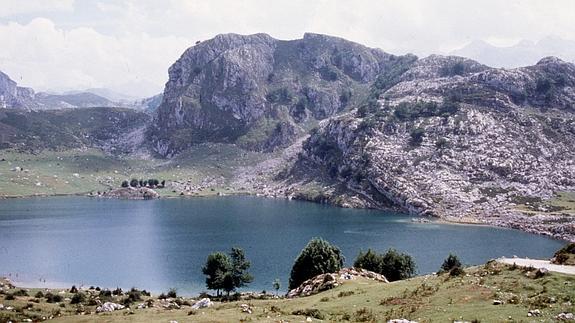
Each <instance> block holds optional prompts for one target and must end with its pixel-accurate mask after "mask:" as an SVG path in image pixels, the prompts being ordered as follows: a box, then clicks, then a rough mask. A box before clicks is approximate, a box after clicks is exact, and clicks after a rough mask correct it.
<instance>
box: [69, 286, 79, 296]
mask: <svg viewBox="0 0 575 323" xmlns="http://www.w3.org/2000/svg"><path fill="white" fill-rule="evenodd" d="M69 292H70V293H72V294H74V293H77V292H78V288H76V285H72V288H70V291H69Z"/></svg>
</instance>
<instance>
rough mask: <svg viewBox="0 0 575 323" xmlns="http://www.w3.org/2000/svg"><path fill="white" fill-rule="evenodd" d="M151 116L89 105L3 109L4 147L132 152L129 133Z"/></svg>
mask: <svg viewBox="0 0 575 323" xmlns="http://www.w3.org/2000/svg"><path fill="white" fill-rule="evenodd" d="M149 119H150V118H149V116H148V115H147V114H145V113H142V112H137V111H134V110H131V109H121V108H86V109H81V110H77V109H73V110H54V111H30V112H25V111H19V110H16V109H0V138H1V147H2V148H3V149H7V148H11V149H16V150H19V151H25V152H39V151H42V150H44V149H49V150H66V149H73V148H87V147H96V148H102V149H104V150H106V151H108V152H114V153H119V152H128V151H130V150H131V149H132V146H133V145H132V144H129V145H122V142H123V141H124V139H126V137H125V136H126V135H128V134H129V133H132V132H133V131H136V130H137V129H139V128H143V127H145V126H146V124H147V123H148V121H149Z"/></svg>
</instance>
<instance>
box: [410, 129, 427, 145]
mask: <svg viewBox="0 0 575 323" xmlns="http://www.w3.org/2000/svg"><path fill="white" fill-rule="evenodd" d="M409 136H410V137H411V140H410V144H412V145H413V146H419V145H421V143H422V142H423V137H424V136H425V129H423V128H415V129H413V130H411V132H410V133H409Z"/></svg>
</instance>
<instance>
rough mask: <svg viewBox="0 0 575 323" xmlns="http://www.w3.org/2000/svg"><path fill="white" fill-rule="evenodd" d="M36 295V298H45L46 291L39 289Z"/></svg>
mask: <svg viewBox="0 0 575 323" xmlns="http://www.w3.org/2000/svg"><path fill="white" fill-rule="evenodd" d="M34 297H36V298H44V293H42V291H41V290H39V291H38V292H37V293H36V295H34Z"/></svg>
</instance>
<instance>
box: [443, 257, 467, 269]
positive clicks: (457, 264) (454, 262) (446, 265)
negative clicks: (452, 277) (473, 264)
mask: <svg viewBox="0 0 575 323" xmlns="http://www.w3.org/2000/svg"><path fill="white" fill-rule="evenodd" d="M461 266H462V265H461V261H459V258H457V256H456V255H453V254H449V256H447V258H445V260H444V261H443V264H442V265H441V270H440V272H448V271H451V270H452V269H454V268H461Z"/></svg>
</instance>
